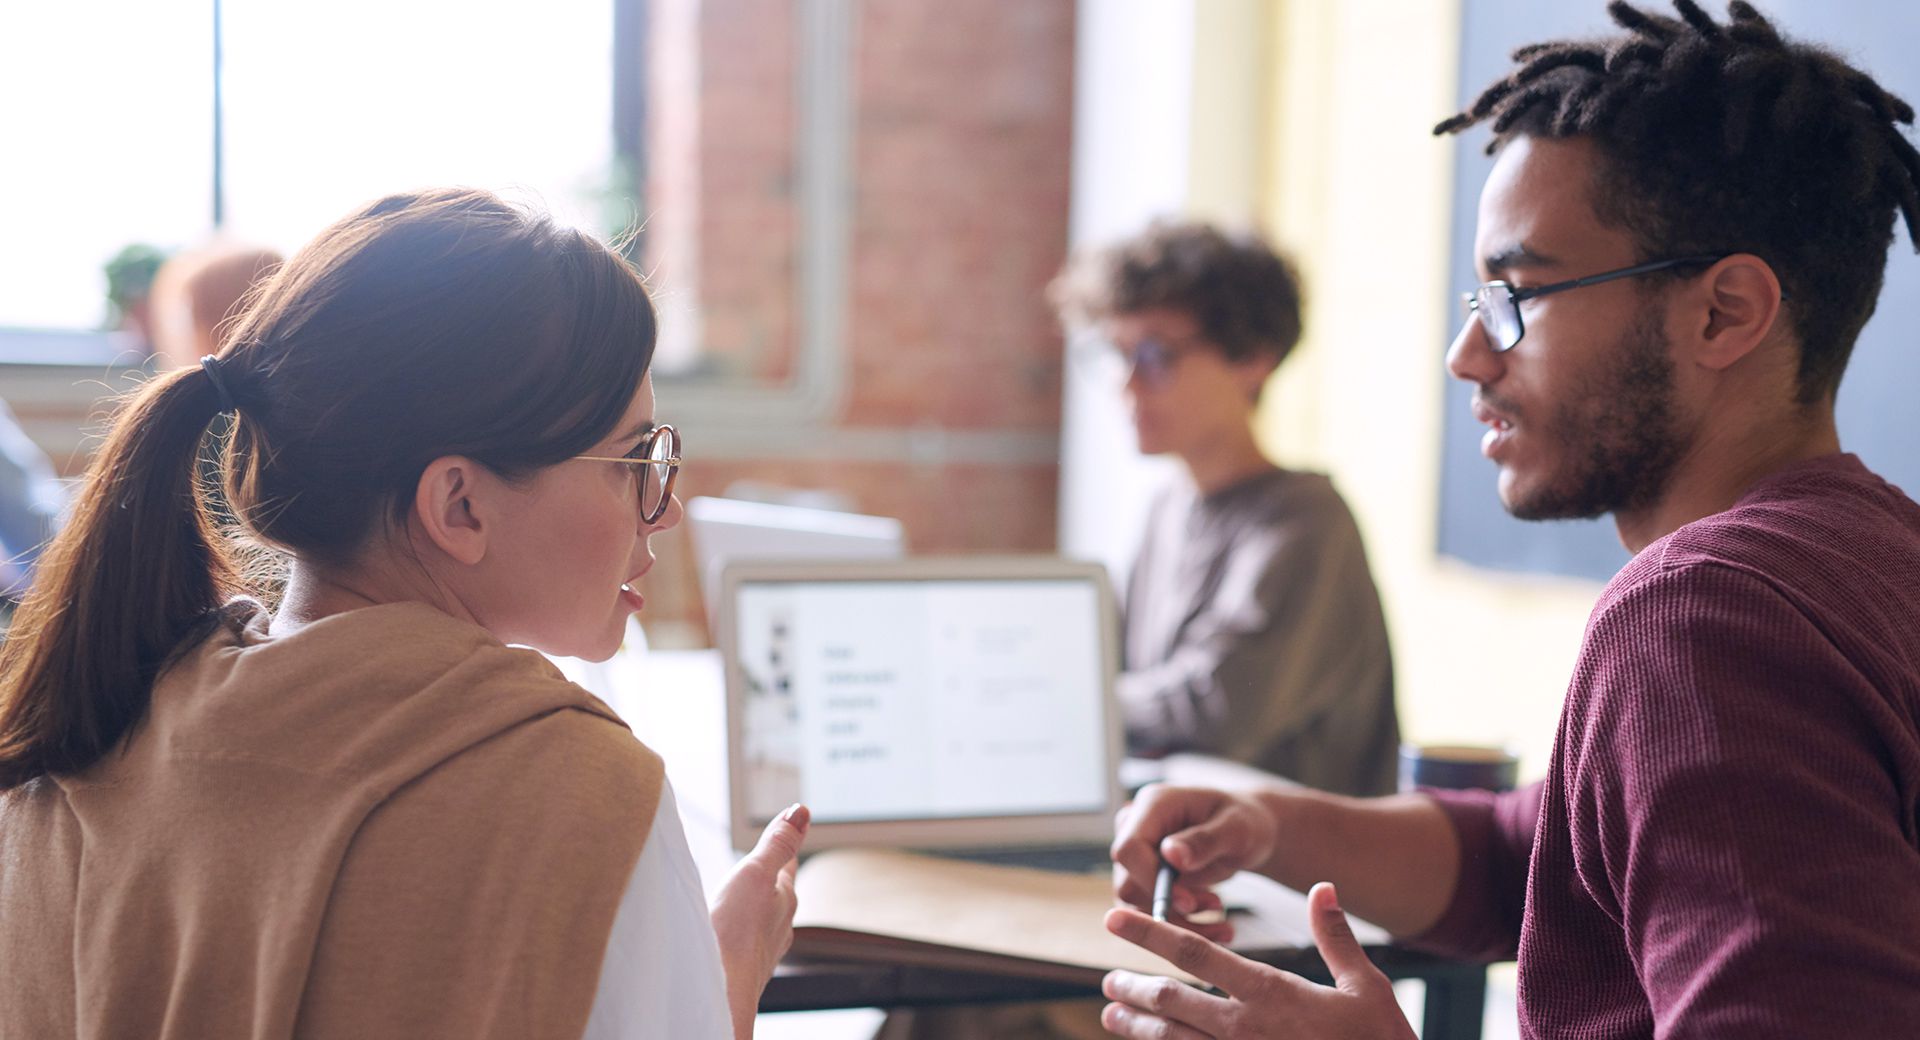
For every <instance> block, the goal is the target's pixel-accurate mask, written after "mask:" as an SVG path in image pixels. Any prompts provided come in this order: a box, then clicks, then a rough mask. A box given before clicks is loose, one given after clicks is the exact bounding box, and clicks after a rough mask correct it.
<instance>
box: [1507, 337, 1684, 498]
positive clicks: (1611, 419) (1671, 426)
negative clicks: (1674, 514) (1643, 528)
mask: <svg viewBox="0 0 1920 1040" xmlns="http://www.w3.org/2000/svg"><path fill="white" fill-rule="evenodd" d="M1616 349H1617V354H1616V355H1615V356H1616V358H1617V360H1616V361H1615V363H1614V364H1613V366H1612V367H1611V368H1609V369H1605V370H1603V371H1601V372H1598V373H1596V374H1595V375H1594V376H1592V377H1591V378H1589V379H1587V380H1583V381H1582V382H1581V383H1580V384H1579V385H1576V386H1574V387H1573V388H1572V393H1571V395H1570V396H1569V397H1568V398H1567V399H1566V400H1564V401H1562V402H1561V404H1560V406H1559V407H1558V408H1557V409H1555V410H1554V413H1553V415H1552V418H1551V419H1550V420H1548V425H1547V429H1546V431H1545V432H1547V433H1548V434H1549V436H1551V437H1552V438H1553V439H1554V440H1555V441H1557V442H1558V444H1559V448H1560V450H1559V452H1558V454H1559V457H1560V458H1562V459H1564V460H1565V462H1564V464H1563V465H1564V468H1563V471H1562V472H1561V473H1558V474H1556V475H1555V476H1554V477H1553V478H1552V479H1551V480H1550V481H1549V482H1548V484H1547V486H1546V487H1544V488H1541V489H1540V490H1539V491H1537V492H1535V493H1534V494H1533V495H1531V496H1529V497H1527V498H1525V499H1522V500H1520V501H1516V502H1511V503H1509V504H1508V505H1507V511H1508V512H1509V513H1512V514H1513V515H1514V516H1515V517H1518V518H1519V519H1521V520H1572V519H1586V518H1590V517H1596V516H1601V515H1603V514H1606V513H1613V512H1618V511H1620V510H1633V509H1639V508H1642V507H1645V506H1648V505H1651V504H1653V503H1654V502H1657V501H1659V500H1660V498H1661V497H1662V496H1664V495H1665V494H1666V490H1667V482H1668V480H1669V479H1671V477H1672V476H1673V468H1674V466H1675V465H1676V464H1677V463H1678V462H1679V461H1680V456H1681V454H1682V451H1681V449H1682V444H1681V437H1680V434H1679V432H1678V430H1677V429H1676V426H1677V423H1676V420H1675V417H1674V414H1673V360H1672V359H1671V358H1670V357H1669V356H1668V348H1667V342H1666V336H1665V334H1664V332H1663V331H1662V330H1661V328H1660V325H1659V321H1658V316H1657V315H1656V314H1655V313H1653V312H1652V311H1650V310H1649V311H1646V312H1643V313H1642V314H1641V315H1640V317H1639V318H1638V319H1637V320H1636V321H1635V322H1634V324H1633V325H1631V326H1630V327H1628V328H1627V330H1626V332H1625V334H1624V335H1622V336H1621V338H1620V342H1619V344H1618V345H1617V348H1616Z"/></svg>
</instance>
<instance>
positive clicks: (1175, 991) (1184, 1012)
mask: <svg viewBox="0 0 1920 1040" xmlns="http://www.w3.org/2000/svg"><path fill="white" fill-rule="evenodd" d="M1100 992H1101V993H1104V994H1106V997H1107V999H1108V1000H1112V1001H1118V1002H1119V1003H1122V1004H1126V1005H1127V1006H1129V1007H1133V1008H1137V1009H1139V1010H1141V1011H1147V1012H1151V1013H1153V1014H1154V1015H1157V1016H1159V1017H1160V1018H1166V1019H1171V1020H1173V1021H1175V1022H1184V1023H1186V1024H1188V1025H1193V1026H1198V1027H1200V1028H1201V1029H1203V1030H1205V1031H1207V1032H1214V1031H1216V1029H1217V1027H1219V1026H1220V1024H1221V1023H1223V1022H1224V1021H1225V1017H1224V1016H1225V1015H1226V1014H1227V1012H1228V1011H1229V1010H1230V1009H1231V1005H1229V1004H1228V1003H1227V1002H1226V1001H1225V1000H1222V999H1221V998H1219V997H1216V996H1213V995H1212V994H1209V993H1202V992H1200V991H1199V990H1197V989H1194V988H1193V987H1192V986H1189V985H1187V984H1186V983H1184V982H1178V981H1175V980H1173V979H1169V978H1165V977H1162V976H1155V975H1137V974H1135V973H1133V972H1130V971H1110V972H1107V977H1106V978H1105V979H1102V980H1101V982H1100Z"/></svg>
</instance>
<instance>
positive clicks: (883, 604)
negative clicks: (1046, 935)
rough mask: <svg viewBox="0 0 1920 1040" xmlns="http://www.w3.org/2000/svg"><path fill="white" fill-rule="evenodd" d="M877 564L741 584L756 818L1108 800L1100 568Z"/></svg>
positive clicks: (743, 779)
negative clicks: (932, 568) (921, 569)
mask: <svg viewBox="0 0 1920 1040" xmlns="http://www.w3.org/2000/svg"><path fill="white" fill-rule="evenodd" d="M1065 566H1069V567H1077V566H1079V565H1065ZM1058 569H1059V568H1057V567H1056V568H1055V570H1056V571H1057V570H1058ZM873 574H876V572H874V571H873V569H872V568H871V567H869V568H867V571H866V572H865V573H864V574H863V573H862V571H861V570H860V569H859V568H858V567H855V569H854V570H853V571H852V572H851V573H850V574H849V575H847V576H845V577H837V578H814V579H807V578H796V579H789V580H773V579H760V578H755V577H753V576H752V575H747V576H744V577H742V578H741V580H738V581H735V582H732V583H731V585H730V587H731V590H732V591H731V599H730V604H731V606H732V608H733V611H734V616H733V617H732V618H730V619H729V628H730V631H731V633H732V640H731V641H732V647H731V653H732V656H733V660H731V661H730V662H729V665H730V666H731V667H730V668H729V673H730V674H729V684H730V686H737V689H730V692H729V698H730V708H731V709H732V710H733V712H734V713H735V714H736V716H737V724H736V725H735V726H734V727H733V735H734V745H733V750H734V754H735V755H736V756H737V758H736V761H735V762H734V763H733V767H732V769H731V773H732V777H733V782H734V783H735V784H736V785H738V786H739V787H740V788H742V789H741V790H739V791H737V792H736V795H735V804H736V806H737V807H739V808H740V809H741V810H743V811H744V813H745V816H746V820H745V821H743V822H744V823H745V824H746V825H747V826H748V827H749V828H751V829H753V830H757V829H758V828H759V827H760V826H762V825H764V824H765V822H766V821H767V820H770V819H771V818H772V817H773V815H774V814H776V813H778V812H780V811H781V810H783V809H785V808H786V807H787V806H789V805H791V804H793V803H794V802H802V801H803V802H805V803H807V805H808V806H809V807H810V808H811V809H812V811H813V818H814V820H815V822H816V823H818V824H827V825H831V824H838V823H864V822H876V821H903V820H922V821H926V820H942V819H947V820H958V819H966V818H982V817H1022V816H1027V817H1031V816H1055V815H1062V814H1094V815H1096V817H1098V816H1103V815H1104V814H1106V813H1107V812H1108V811H1109V806H1110V799H1111V798H1112V797H1113V795H1112V787H1113V780H1112V777H1113V771H1114V768H1115V763H1114V762H1113V761H1112V760H1111V757H1110V756H1111V755H1112V746H1111V741H1110V740H1109V737H1110V733H1111V728H1112V720H1111V719H1110V718H1109V710H1110V709H1109V703H1110V702H1109V693H1108V682H1109V679H1108V676H1109V674H1110V665H1109V661H1108V648H1107V631H1108V628H1107V626H1108V623H1109V622H1108V620H1107V617H1106V615H1107V613H1108V610H1109V607H1108V604H1107V599H1106V595H1107V593H1106V586H1105V583H1104V581H1102V580H1098V578H1097V577H1096V576H1095V575H1093V574H1092V573H1090V572H1088V573H1081V574H1077V575H1065V574H1060V573H1055V574H1052V575H1035V576H1027V577H1013V576H981V577H961V576H953V575H948V576H926V575H922V576H905V575H899V574H896V575H889V576H868V575H873Z"/></svg>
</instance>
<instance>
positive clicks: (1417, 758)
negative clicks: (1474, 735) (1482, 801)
mask: <svg viewBox="0 0 1920 1040" xmlns="http://www.w3.org/2000/svg"><path fill="white" fill-rule="evenodd" d="M1519 775H1520V759H1519V757H1518V756H1516V755H1515V754H1514V753H1513V752H1511V751H1508V750H1507V749H1506V748H1499V747H1476V746H1473V745H1468V744H1402V745H1400V790H1402V791H1412V790H1414V789H1416V788H1420V787H1439V788H1447V789H1451V790H1464V789H1469V788H1478V789H1481V790H1486V791H1511V790H1513V785H1514V782H1515V781H1516V780H1518V779H1519Z"/></svg>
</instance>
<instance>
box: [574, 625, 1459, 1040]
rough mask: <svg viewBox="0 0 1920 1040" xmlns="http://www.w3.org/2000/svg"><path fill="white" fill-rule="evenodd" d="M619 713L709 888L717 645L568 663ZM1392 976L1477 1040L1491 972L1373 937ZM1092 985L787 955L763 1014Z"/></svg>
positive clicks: (1282, 961)
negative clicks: (657, 774)
mask: <svg viewBox="0 0 1920 1040" xmlns="http://www.w3.org/2000/svg"><path fill="white" fill-rule="evenodd" d="M562 666H563V668H565V669H566V670H567V671H568V673H569V675H570V677H572V678H574V679H575V680H576V681H582V682H584V684H585V685H587V686H588V688H589V689H592V690H594V691H595V692H596V693H599V694H600V695H601V696H602V697H603V698H604V699H605V700H606V701H607V702H608V703H609V704H611V705H612V706H613V708H614V709H615V710H616V711H618V712H620V714H621V715H622V717H624V718H625V719H626V720H627V721H628V723H629V724H630V725H632V726H633V729H634V732H635V733H637V734H638V735H639V736H640V738H641V739H642V740H643V741H645V742H646V743H647V745H648V746H650V747H652V748H653V749H654V750H656V751H658V752H659V753H660V754H661V756H662V757H663V758H665V759H666V763H667V775H668V778H669V779H670V780H671V781H672V783H673V786H674V791H675V793H676V796H677V798H678V799H679V803H680V814H681V818H682V821H683V823H684V825H685V828H686V832H687V841H688V843H689V845H690V846H691V847H692V849H693V854H694V859H695V861H696V863H697V864H698V865H699V867H700V871H701V876H702V879H703V881H705V882H706V883H707V886H708V890H709V893H711V892H712V890H713V889H714V887H716V886H717V884H718V883H719V881H720V880H721V879H723V878H724V877H725V876H726V872H727V870H728V869H729V868H730V867H731V866H732V864H733V863H734V861H735V859H736V858H737V857H736V856H735V854H734V852H733V850H732V849H731V848H730V847H729V846H728V842H727V830H726V805H727V794H726V768H725V748H726V725H725V695H724V689H723V682H722V678H721V673H720V664H719V660H718V658H717V656H716V655H715V654H714V652H712V651H653V652H650V653H647V654H644V655H634V656H632V657H625V658H616V659H615V661H613V662H610V663H609V665H607V666H602V667H600V668H590V669H581V668H578V667H575V666H574V665H573V664H571V663H564V662H563V663H562ZM1171 765H1172V766H1173V768H1172V775H1173V778H1174V779H1177V780H1180V781H1182V782H1194V781H1200V780H1205V779H1209V778H1210V777H1209V774H1208V773H1207V772H1206V770H1208V769H1214V768H1218V769H1222V770H1225V771H1226V772H1224V773H1223V774H1222V775H1221V776H1220V777H1217V778H1214V779H1219V780H1221V781H1222V782H1229V781H1230V776H1231V774H1232V772H1234V771H1241V772H1244V767H1238V766H1233V765H1231V764H1227V763H1208V762H1205V761H1203V760H1197V759H1188V760H1187V761H1186V762H1184V763H1182V762H1175V763H1171ZM1367 953H1368V956H1370V957H1372V958H1373V961H1374V963H1375V964H1378V965H1379V966H1380V968H1381V970H1382V971H1384V972H1386V974H1387V976H1388V977H1389V978H1394V979H1420V980H1422V981H1424V982H1425V983H1426V986H1427V993H1426V1004H1425V1011H1424V1016H1425V1017H1424V1021H1423V1028H1422V1036H1423V1038H1424V1040H1479V1037H1480V1033H1481V1019H1482V1016H1483V1014H1484V1011H1483V1008H1484V1005H1485V1003H1486V970H1485V968H1484V967H1483V966H1481V965H1478V964H1466V963H1462V962H1459V961H1452V960H1446V959H1443V958H1439V957H1434V956H1430V955H1427V954H1422V953H1415V952H1413V951H1411V950H1403V949H1400V948H1399V947H1395V946H1391V945H1379V946H1369V947H1368V949H1367ZM1259 959H1260V960H1262V961H1264V962H1266V963H1269V964H1272V965H1274V966H1276V967H1279V968H1283V969H1285V970H1287V971H1291V972H1294V973H1296V974H1299V975H1302V976H1304V977H1306V978H1309V979H1313V980H1315V981H1318V982H1322V983H1326V982H1330V981H1331V978H1330V976H1329V975H1328V973H1327V970H1326V966H1325V965H1324V964H1323V963H1322V962H1321V960H1320V955H1319V953H1318V952H1317V951H1315V950H1314V949H1313V948H1312V946H1311V945H1310V944H1303V945H1301V946H1298V947H1292V948H1286V949H1279V950H1275V951H1272V952H1270V953H1268V954H1265V955H1262V956H1260V958H1259ZM1099 995H1100V994H1099V991H1098V990H1097V989H1095V988H1093V987H1086V986H1074V985H1066V984H1062V983H1057V982H1044V981H1036V980H1032V979H1018V978H1008V977H1006V976H1002V975H986V974H980V973H976V972H961V971H945V970H940V969H933V968H923V967H913V966H908V965H897V964H865V963H861V964H852V963H841V962H818V961H816V962H789V963H785V964H782V965H781V966H780V968H779V970H778V971H777V972H776V973H775V974H774V977H773V980H772V981H771V982H770V983H769V984H768V985H767V989H766V992H765V993H764V994H763V995H762V997H761V1001H760V1008H761V1010H762V1011H770V1012H777V1011H819V1010H826V1009H831V1008H859V1007H880V1008H905V1007H932V1006H938V1005H951V1004H991V1003H1005V1002H1009V1001H1028V1000H1053V999H1072V998H1082V997H1097V996H1099Z"/></svg>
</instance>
